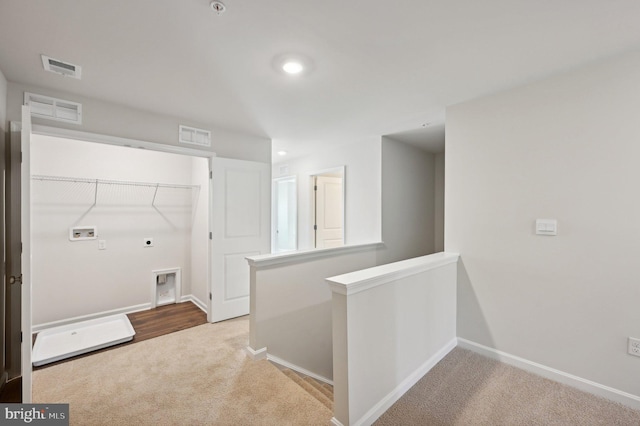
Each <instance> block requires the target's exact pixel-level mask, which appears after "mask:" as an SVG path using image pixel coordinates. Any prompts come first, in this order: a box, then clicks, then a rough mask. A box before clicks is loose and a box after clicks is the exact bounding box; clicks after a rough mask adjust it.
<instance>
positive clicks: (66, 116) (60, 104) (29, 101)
mask: <svg viewBox="0 0 640 426" xmlns="http://www.w3.org/2000/svg"><path fill="white" fill-rule="evenodd" d="M24 104H25V105H29V106H30V107H31V115H32V116H33V117H39V118H45V119H47V120H55V121H62V122H65V123H72V124H82V104H79V103H77V102H71V101H65V100H63V99H57V98H52V97H49V96H44V95H37V94H35V93H28V92H25V93H24Z"/></svg>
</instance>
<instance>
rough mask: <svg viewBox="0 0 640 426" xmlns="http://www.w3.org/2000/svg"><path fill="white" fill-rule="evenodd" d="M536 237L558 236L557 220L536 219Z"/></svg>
mask: <svg viewBox="0 0 640 426" xmlns="http://www.w3.org/2000/svg"><path fill="white" fill-rule="evenodd" d="M536 235H552V236H553V235H558V221H557V220H556V219H536Z"/></svg>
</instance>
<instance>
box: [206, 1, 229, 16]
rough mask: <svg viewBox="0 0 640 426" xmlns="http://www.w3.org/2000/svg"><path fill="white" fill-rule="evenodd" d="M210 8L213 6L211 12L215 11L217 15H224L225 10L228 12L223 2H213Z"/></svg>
mask: <svg viewBox="0 0 640 426" xmlns="http://www.w3.org/2000/svg"><path fill="white" fill-rule="evenodd" d="M209 6H211V10H213V11H214V12H215V13H216V14H218V15H222V14H223V13H224V12H225V10H227V6H225V5H224V3H222V2H221V1H218V0H213V1H212V2H211V3H210V4H209Z"/></svg>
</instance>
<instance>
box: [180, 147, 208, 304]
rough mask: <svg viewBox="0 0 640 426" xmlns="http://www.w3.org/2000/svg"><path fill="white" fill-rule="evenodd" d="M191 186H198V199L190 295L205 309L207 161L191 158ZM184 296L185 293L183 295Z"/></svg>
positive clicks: (206, 297) (206, 295)
mask: <svg viewBox="0 0 640 426" xmlns="http://www.w3.org/2000/svg"><path fill="white" fill-rule="evenodd" d="M191 184H192V185H200V191H199V193H198V198H197V199H196V200H195V202H194V206H193V207H194V211H193V226H192V228H191V252H190V254H191V295H192V296H193V297H195V298H196V299H197V302H198V304H200V305H204V307H206V305H207V300H208V293H209V289H208V287H207V280H208V275H209V271H208V267H207V264H208V257H209V241H210V240H209V215H208V213H209V160H208V159H206V158H197V157H192V158H191ZM185 294H186V293H185Z"/></svg>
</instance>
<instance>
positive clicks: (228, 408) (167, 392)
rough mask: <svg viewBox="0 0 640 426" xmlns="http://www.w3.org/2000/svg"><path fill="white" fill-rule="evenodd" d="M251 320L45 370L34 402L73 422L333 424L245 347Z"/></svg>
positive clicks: (174, 335)
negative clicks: (61, 411) (54, 406)
mask: <svg viewBox="0 0 640 426" xmlns="http://www.w3.org/2000/svg"><path fill="white" fill-rule="evenodd" d="M248 333H249V325H248V320H247V319H246V318H241V319H236V320H231V321H225V322H223V323H218V324H206V325H201V326H198V327H194V328H191V329H188V330H183V331H179V332H176V333H172V334H168V335H165V336H161V337H158V338H155V339H151V340H147V341H143V342H140V343H136V344H134V345H129V346H125V347H122V348H118V349H114V350H111V351H107V352H103V353H98V354H95V355H93V356H89V357H86V358H81V359H78V360H74V361H70V362H67V363H64V364H60V365H56V366H52V367H50V368H46V369H42V370H38V371H35V372H34V375H33V397H34V402H42V403H56V402H61V403H69V404H70V417H71V424H72V425H91V426H98V425H110V426H113V425H327V424H329V421H330V419H331V416H332V413H331V411H330V410H329V409H327V408H326V407H325V406H323V405H322V404H321V403H320V402H319V401H318V400H316V399H314V398H313V397H312V396H311V395H309V394H308V393H307V392H305V391H304V390H303V389H302V388H300V386H298V385H297V384H295V383H294V382H293V381H291V380H290V379H289V378H287V377H286V376H285V375H284V374H283V373H281V372H280V371H279V370H278V369H277V368H276V367H274V366H273V365H271V364H270V363H269V362H268V361H266V360H263V361H253V360H251V359H249V358H248V357H247V356H246V355H245V353H244V347H245V346H246V345H247V343H248V342H247V339H248Z"/></svg>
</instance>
